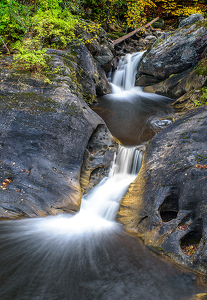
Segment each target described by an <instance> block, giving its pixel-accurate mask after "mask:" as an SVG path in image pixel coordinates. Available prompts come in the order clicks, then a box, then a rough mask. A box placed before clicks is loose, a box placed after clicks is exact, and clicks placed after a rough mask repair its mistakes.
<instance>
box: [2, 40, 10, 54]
mask: <svg viewBox="0 0 207 300" xmlns="http://www.w3.org/2000/svg"><path fill="white" fill-rule="evenodd" d="M0 40H1V41H2V44H3V45H4V47H5V48H6V51H7V52H9V53H10V51H9V48H8V47H7V45H6V44H5V43H4V40H3V39H2V37H1V36H0Z"/></svg>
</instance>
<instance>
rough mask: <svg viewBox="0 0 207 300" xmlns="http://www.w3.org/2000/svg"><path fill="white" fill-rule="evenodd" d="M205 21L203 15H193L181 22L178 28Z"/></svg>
mask: <svg viewBox="0 0 207 300" xmlns="http://www.w3.org/2000/svg"><path fill="white" fill-rule="evenodd" d="M203 19H204V17H203V16H202V15H201V14H192V15H190V16H189V17H187V18H185V19H183V20H181V22H180V23H179V25H178V28H181V27H185V26H188V25H191V24H194V23H196V22H198V21H202V20H203Z"/></svg>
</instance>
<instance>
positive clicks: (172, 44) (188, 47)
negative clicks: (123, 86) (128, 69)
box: [139, 20, 207, 80]
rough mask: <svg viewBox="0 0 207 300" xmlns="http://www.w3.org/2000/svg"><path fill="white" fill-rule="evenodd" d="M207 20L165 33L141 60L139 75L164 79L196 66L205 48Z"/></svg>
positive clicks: (206, 42)
mask: <svg viewBox="0 0 207 300" xmlns="http://www.w3.org/2000/svg"><path fill="white" fill-rule="evenodd" d="M206 24H207V20H203V21H199V22H197V23H195V24H193V25H190V26H187V27H184V28H179V29H177V30H176V31H175V32H172V33H170V32H169V33H167V34H166V35H165V36H164V37H161V38H160V39H158V40H157V42H156V43H154V44H153V47H152V49H151V50H150V51H149V52H148V53H147V54H146V56H145V57H144V58H143V60H142V63H141V65H140V68H139V74H140V75H142V74H146V75H152V76H154V77H156V78H159V79H162V80H164V79H166V78H167V77H169V76H170V75H171V74H177V73H180V72H183V71H185V70H187V69H189V68H190V67H192V66H194V65H196V63H197V62H198V61H199V60H200V59H201V54H202V53H203V51H204V50H205V48H206V46H207V26H206Z"/></svg>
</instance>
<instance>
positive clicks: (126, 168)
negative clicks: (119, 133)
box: [27, 145, 142, 239]
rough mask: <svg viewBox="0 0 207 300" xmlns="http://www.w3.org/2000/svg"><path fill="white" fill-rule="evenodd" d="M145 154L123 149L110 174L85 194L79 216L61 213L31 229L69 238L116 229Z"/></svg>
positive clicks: (134, 148)
mask: <svg viewBox="0 0 207 300" xmlns="http://www.w3.org/2000/svg"><path fill="white" fill-rule="evenodd" d="M141 160H142V154H141V152H140V151H139V150H137V149H136V147H123V146H121V145H120V146H119V148H118V151H117V154H116V155H115V157H114V161H113V164H112V167H111V171H110V173H109V177H106V178H104V179H103V180H102V181H101V182H100V183H99V184H98V185H97V186H96V187H95V188H94V189H92V190H91V191H90V192H89V193H88V194H86V195H84V196H83V198H82V202H81V207H80V211H79V212H78V213H77V214H76V215H70V214H60V215H58V216H56V217H54V216H49V217H46V218H38V219H34V220H32V221H31V223H30V225H31V226H29V224H28V228H27V230H32V232H33V231H37V232H48V231H49V232H50V233H51V234H52V235H53V236H54V235H56V236H57V234H58V235H59V234H65V235H66V236H67V237H68V238H70V237H72V238H73V239H74V238H75V239H76V238H78V236H80V235H85V234H89V235H90V234H93V233H94V232H99V231H102V230H105V229H109V228H111V227H113V225H114V224H115V223H114V221H115V219H116V213H117V211H118V210H119V203H120V201H121V199H122V197H123V196H124V195H125V193H126V192H127V189H128V186H129V184H130V183H131V182H132V181H133V180H134V179H135V178H136V176H137V173H138V171H139V169H140V167H141Z"/></svg>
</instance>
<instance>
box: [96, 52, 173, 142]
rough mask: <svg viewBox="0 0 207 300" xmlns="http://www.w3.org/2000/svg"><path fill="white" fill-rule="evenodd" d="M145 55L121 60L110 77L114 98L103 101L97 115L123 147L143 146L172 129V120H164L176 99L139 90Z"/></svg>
mask: <svg viewBox="0 0 207 300" xmlns="http://www.w3.org/2000/svg"><path fill="white" fill-rule="evenodd" d="M144 53H145V52H144V51H143V52H139V53H133V54H127V55H126V56H124V57H121V58H120V60H119V63H118V67H117V70H116V71H115V73H114V74H112V73H111V74H110V76H109V80H110V81H111V84H112V89H113V94H110V95H105V96H102V97H99V99H98V103H99V105H98V109H97V106H95V107H94V108H93V109H94V111H96V112H97V113H98V114H99V115H100V116H101V117H102V118H103V119H104V121H105V122H106V124H107V126H108V128H109V130H110V131H111V133H112V134H113V136H115V137H116V138H117V139H118V140H119V141H120V142H121V143H122V144H123V145H128V146H132V145H139V144H142V143H143V142H147V141H149V140H150V139H151V138H152V137H153V135H155V133H156V132H158V131H159V130H160V129H162V128H163V127H165V126H166V125H169V124H170V123H171V122H170V121H169V120H166V119H165V120H162V121H161V120H160V118H163V117H164V116H167V115H168V114H169V113H172V108H171V107H170V106H169V103H171V102H172V99H170V98H167V97H164V96H160V95H156V94H152V93H145V92H143V88H142V87H139V86H135V78H136V73H137V68H138V66H139V64H140V61H141V58H142V56H143V55H144Z"/></svg>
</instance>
